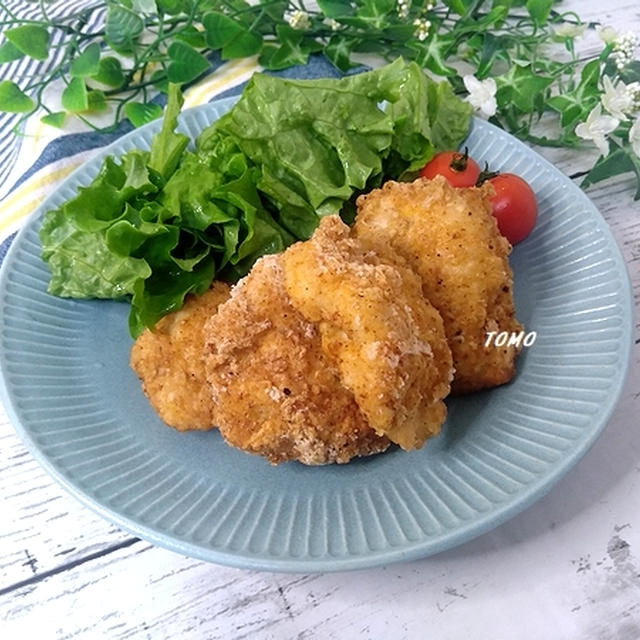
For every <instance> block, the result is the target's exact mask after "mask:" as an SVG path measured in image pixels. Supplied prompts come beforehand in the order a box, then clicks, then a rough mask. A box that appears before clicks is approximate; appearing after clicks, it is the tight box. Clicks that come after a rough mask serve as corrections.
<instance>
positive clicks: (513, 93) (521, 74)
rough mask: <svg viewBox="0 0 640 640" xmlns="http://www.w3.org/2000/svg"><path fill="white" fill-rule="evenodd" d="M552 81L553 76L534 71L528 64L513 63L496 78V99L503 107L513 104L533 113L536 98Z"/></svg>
mask: <svg viewBox="0 0 640 640" xmlns="http://www.w3.org/2000/svg"><path fill="white" fill-rule="evenodd" d="M552 82H553V78H549V77H546V76H541V75H539V74H537V73H535V72H534V71H533V70H532V69H531V66H530V65H527V66H521V65H519V64H514V65H513V66H512V67H511V69H509V71H508V73H506V74H505V75H503V76H498V77H497V78H496V83H497V85H498V90H497V92H496V99H497V101H498V105H499V106H501V107H503V106H506V105H508V104H513V105H515V107H516V108H517V109H519V110H520V111H521V112H522V113H533V112H534V109H535V100H536V98H537V97H538V96H539V95H540V94H541V93H543V92H544V91H545V90H546V89H547V87H548V86H549V85H550V84H551V83H552Z"/></svg>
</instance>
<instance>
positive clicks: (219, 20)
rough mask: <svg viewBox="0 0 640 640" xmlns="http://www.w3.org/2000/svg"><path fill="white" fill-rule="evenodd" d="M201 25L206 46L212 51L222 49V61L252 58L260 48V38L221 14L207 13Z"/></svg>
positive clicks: (243, 25) (244, 26)
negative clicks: (203, 29)
mask: <svg viewBox="0 0 640 640" xmlns="http://www.w3.org/2000/svg"><path fill="white" fill-rule="evenodd" d="M202 24H203V25H204V28H205V38H206V42H207V44H208V45H209V46H210V47H211V48H212V49H214V50H216V49H222V53H221V55H222V58H223V59H224V60H230V59H232V58H244V57H248V56H252V55H255V54H256V53H258V52H259V51H260V49H261V48H262V36H260V35H259V34H258V33H254V32H253V31H250V30H249V28H248V26H247V25H246V24H243V23H242V22H239V21H238V20H236V19H233V18H230V17H229V16H226V15H224V14H223V13H219V12H215V11H212V12H210V13H207V14H206V15H205V16H204V18H203V20H202Z"/></svg>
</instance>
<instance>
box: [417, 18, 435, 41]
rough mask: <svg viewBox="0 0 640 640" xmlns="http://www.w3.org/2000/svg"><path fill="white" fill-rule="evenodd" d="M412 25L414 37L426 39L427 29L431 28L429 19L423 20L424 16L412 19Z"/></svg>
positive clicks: (421, 39)
mask: <svg viewBox="0 0 640 640" xmlns="http://www.w3.org/2000/svg"><path fill="white" fill-rule="evenodd" d="M413 26H414V27H415V28H416V30H415V34H416V38H418V40H420V42H422V41H423V40H426V39H427V37H428V35H429V29H431V20H425V19H424V18H416V19H415V20H414V21H413Z"/></svg>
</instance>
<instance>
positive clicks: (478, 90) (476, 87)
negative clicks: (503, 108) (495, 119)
mask: <svg viewBox="0 0 640 640" xmlns="http://www.w3.org/2000/svg"><path fill="white" fill-rule="evenodd" d="M462 82H464V86H465V87H466V89H467V91H468V92H469V95H468V96H467V101H468V102H470V103H471V105H472V106H473V107H474V108H475V109H479V110H480V111H482V113H484V114H485V115H487V116H493V115H495V113H496V109H497V104H496V90H497V86H496V81H495V80H494V79H493V78H486V79H485V80H478V79H477V78H476V77H475V76H472V75H467V76H464V77H463V78H462Z"/></svg>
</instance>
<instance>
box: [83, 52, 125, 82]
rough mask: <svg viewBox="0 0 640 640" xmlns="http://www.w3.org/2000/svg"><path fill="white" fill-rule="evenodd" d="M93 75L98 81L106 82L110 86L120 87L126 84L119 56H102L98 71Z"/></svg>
mask: <svg viewBox="0 0 640 640" xmlns="http://www.w3.org/2000/svg"><path fill="white" fill-rule="evenodd" d="M91 77H92V79H93V80H95V81H96V82H100V83H101V84H105V85H107V86H108V87H114V88H118V87H121V86H122V85H123V84H124V73H123V72H122V64H121V62H120V60H118V58H114V57H113V56H107V57H105V58H101V59H100V61H99V63H98V69H97V71H96V72H95V73H94V74H93V75H92V76H91Z"/></svg>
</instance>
